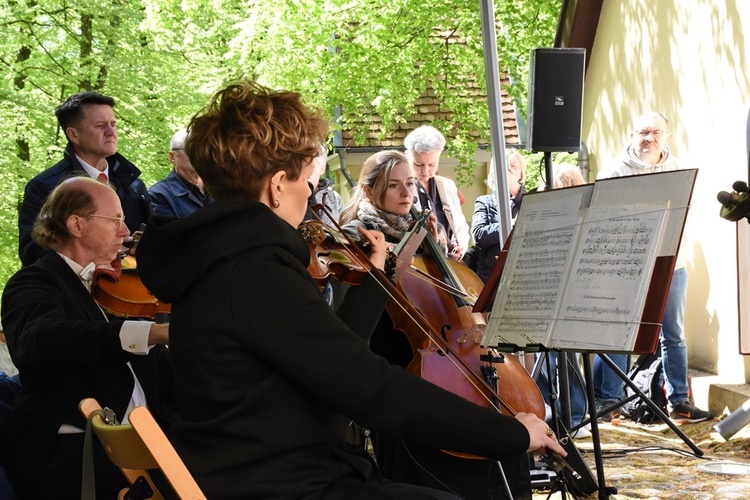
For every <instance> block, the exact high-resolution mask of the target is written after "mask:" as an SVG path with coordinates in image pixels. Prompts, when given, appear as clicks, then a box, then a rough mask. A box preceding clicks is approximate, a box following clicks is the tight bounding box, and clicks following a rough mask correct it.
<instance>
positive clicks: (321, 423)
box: [138, 82, 562, 499]
mask: <svg viewBox="0 0 750 500" xmlns="http://www.w3.org/2000/svg"><path fill="white" fill-rule="evenodd" d="M250 110H252V112H250ZM190 130H191V135H190V137H189V138H188V140H187V143H186V149H187V151H188V154H189V155H190V158H191V160H192V161H193V165H194V166H195V168H196V171H197V172H198V173H199V174H200V176H201V178H202V179H203V180H204V182H205V183H206V186H207V187H208V189H209V191H210V192H211V193H213V194H214V196H215V197H216V200H217V201H216V202H215V203H213V204H211V205H209V206H207V207H204V208H203V209H202V210H200V211H199V212H197V213H196V214H194V216H193V217H190V218H187V219H178V220H175V219H164V218H161V217H153V218H152V219H151V221H149V223H148V226H147V227H146V230H145V232H144V234H143V237H142V239H141V241H140V244H139V247H138V259H139V260H138V266H139V271H140V272H141V277H142V278H143V280H144V283H145V284H146V285H147V286H148V288H149V289H150V290H152V291H153V292H154V293H155V294H156V295H157V297H159V298H160V299H162V300H164V301H167V302H171V303H172V318H171V319H172V324H171V329H172V330H171V331H172V333H171V335H170V350H171V352H172V356H173V362H174V369H175V383H176V388H177V391H178V396H179V397H178V399H179V401H180V405H181V406H180V408H181V414H182V417H183V419H182V421H181V422H177V423H176V424H175V425H174V427H173V432H172V435H171V438H172V442H173V443H174V445H175V448H176V449H177V451H178V452H179V453H180V455H181V456H182V457H183V459H184V461H185V463H186V465H187V467H188V468H189V469H190V470H191V472H192V473H193V475H194V476H195V478H196V480H197V481H198V484H199V485H200V486H201V488H202V489H203V491H204V492H206V494H207V496H208V498H230V497H231V498H255V497H276V498H291V497H300V498H302V497H320V498H322V497H325V498H328V499H351V498H455V496H453V495H451V494H449V493H444V492H440V491H433V490H426V489H425V488H418V487H411V486H409V485H399V484H393V483H387V482H384V481H383V480H381V479H380V476H379V473H378V471H377V469H376V466H375V464H374V463H373V462H372V460H371V458H370V456H369V454H368V453H367V451H366V450H364V449H363V448H357V447H351V446H350V445H348V444H347V442H346V440H345V436H346V434H347V429H348V428H349V423H350V422H351V420H352V419H354V420H355V421H356V422H358V423H360V424H362V425H363V426H365V427H367V428H370V429H373V430H377V431H379V432H385V433H388V434H390V435H392V436H410V437H412V438H413V439H415V440H416V441H418V442H421V443H424V444H425V445H431V446H433V447H440V448H446V449H454V450H459V451H464V452H468V453H473V454H476V455H480V456H485V457H489V458H493V459H500V458H506V457H513V456H518V455H520V454H524V453H526V452H527V451H528V450H538V449H541V450H542V451H544V449H545V448H546V447H549V448H550V449H552V450H554V451H556V452H562V448H561V447H560V446H559V443H558V442H557V440H556V439H555V438H554V434H553V433H551V432H549V431H548V428H547V425H546V424H545V423H544V422H543V421H542V420H540V419H538V418H537V417H536V416H533V415H529V414H520V415H518V416H516V418H511V417H507V416H505V415H501V414H499V413H497V412H494V411H491V410H489V409H486V408H480V407H478V406H477V405H474V404H472V403H470V402H468V401H467V400H465V399H463V398H461V397H460V396H456V395H454V394H451V393H448V392H446V391H444V390H442V389H440V388H438V387H437V386H435V385H433V384H431V383H429V382H427V381H425V380H422V379H421V378H419V377H415V376H413V375H411V374H409V373H407V372H405V371H404V370H402V369H400V368H397V367H394V366H392V365H390V364H389V363H388V362H387V361H386V360H385V359H383V358H381V357H380V356H377V355H376V354H374V353H372V352H371V351H370V349H369V346H368V340H369V338H368V336H369V332H366V331H364V330H363V331H353V330H352V329H351V328H350V327H349V326H348V325H347V324H346V323H345V322H343V321H341V320H340V319H339V318H338V317H337V316H336V315H335V314H334V312H333V310H332V309H331V307H330V306H329V305H328V304H327V303H326V302H325V300H324V299H323V297H322V296H321V293H320V290H319V288H318V286H317V284H316V283H315V282H314V281H313V280H312V278H311V276H310V274H309V273H308V271H307V264H308V261H309V259H310V251H309V248H308V246H307V244H306V242H305V241H304V239H303V238H302V236H301V235H300V233H299V232H298V231H297V230H296V228H297V226H298V225H299V224H300V222H302V220H303V218H304V215H305V212H306V210H307V208H308V198H309V196H310V195H311V190H310V188H309V184H308V179H309V178H310V175H311V174H312V170H313V168H314V167H313V160H314V158H315V157H316V156H317V155H318V145H319V144H320V143H322V142H323V141H324V140H325V139H326V137H327V134H328V124H327V122H326V120H325V119H324V118H323V116H322V114H321V111H320V110H318V109H312V108H308V107H307V106H306V105H305V104H304V103H303V100H302V97H301V96H300V95H299V94H297V93H294V92H287V91H272V90H270V89H267V88H264V87H261V86H260V85H258V84H255V83H253V82H238V83H233V84H230V85H229V86H227V87H226V88H224V89H222V90H220V91H219V92H218V93H217V94H216V95H215V96H214V97H213V98H212V100H211V102H210V104H209V105H208V106H207V107H206V108H205V109H204V110H202V111H200V112H199V113H198V114H196V115H195V117H194V118H193V119H192V121H191V123H190ZM402 156H403V155H402ZM407 200H408V198H407ZM359 232H360V234H361V236H362V238H363V239H365V240H367V241H369V242H370V243H371V245H372V247H373V248H374V249H376V252H375V253H376V254H377V256H379V258H377V259H376V260H374V261H373V262H375V261H377V262H378V267H380V266H383V265H384V262H385V245H382V242H383V235H382V233H379V232H377V231H368V230H365V229H363V230H360V231H359ZM184 248H191V250H192V251H191V252H183V251H182V249H184ZM373 257H375V256H373ZM362 310H363V311H365V312H367V313H370V314H371V313H377V314H378V315H379V314H380V312H381V311H382V303H381V304H380V306H379V307H373V305H372V304H369V307H367V308H363V309H362ZM467 422H470V423H471V424H470V425H466V423H467Z"/></svg>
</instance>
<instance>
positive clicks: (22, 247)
mask: <svg viewBox="0 0 750 500" xmlns="http://www.w3.org/2000/svg"><path fill="white" fill-rule="evenodd" d="M107 162H108V163H109V183H110V184H111V185H112V186H113V187H114V188H115V191H116V192H117V197H118V198H120V203H122V211H123V214H125V224H127V226H128V229H129V230H130V233H131V234H132V233H133V232H135V231H137V230H138V229H139V228H140V226H141V224H144V223H145V222H146V221H147V220H148V218H149V217H150V216H151V211H152V210H151V201H150V198H149V194H148V191H147V190H146V186H145V184H143V181H142V180H140V179H139V178H138V176H140V175H141V171H140V170H138V169H137V168H136V166H135V165H133V164H132V163H130V162H129V161H128V160H127V159H126V158H125V157H124V156H122V155H120V154H119V153H115V154H114V155H112V156H110V157H108V158H107ZM76 175H87V174H86V171H85V170H84V169H83V166H82V165H81V163H80V162H79V161H78V158H77V157H76V155H75V151H74V150H73V146H72V145H71V144H70V143H68V145H67V147H66V148H65V153H64V156H63V159H62V160H60V161H59V162H57V163H56V164H55V165H53V166H52V167H50V168H48V169H47V170H44V171H43V172H41V173H39V174H37V175H36V177H34V178H33V179H31V180H30V181H29V182H28V183H27V184H26V189H25V190H24V196H23V202H22V203H21V207H20V208H19V210H18V255H19V257H20V258H21V263H22V264H23V265H24V266H28V265H29V264H31V263H33V262H34V261H35V260H36V259H38V258H39V257H40V256H41V255H42V253H44V250H43V249H42V248H41V247H40V246H39V245H37V244H36V243H34V240H32V239H31V230H32V229H33V228H34V220H35V219H36V216H37V215H38V214H39V211H40V210H41V209H42V205H44V202H45V201H46V200H47V196H49V194H50V192H51V191H52V190H53V189H54V188H55V187H56V186H57V185H58V184H60V183H61V182H62V181H63V180H65V179H67V178H68V177H73V176H76Z"/></svg>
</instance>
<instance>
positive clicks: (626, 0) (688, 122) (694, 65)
mask: <svg viewBox="0 0 750 500" xmlns="http://www.w3.org/2000/svg"><path fill="white" fill-rule="evenodd" d="M743 24H744V26H743ZM744 28H748V31H745V29H744ZM749 55H750V2H747V1H746V0H658V1H653V0H607V1H605V2H604V6H603V10H602V15H601V19H600V21H599V27H598V30H597V36H596V41H595V44H594V48H593V50H592V54H591V60H590V64H589V67H588V71H587V76H586V81H585V88H584V116H583V135H582V140H583V141H584V142H585V143H586V144H587V145H588V148H589V151H590V154H591V156H590V161H591V169H592V172H593V173H594V175H595V172H596V171H597V169H599V168H601V167H602V166H603V165H605V164H606V163H607V162H608V161H609V160H610V159H611V158H612V157H613V156H614V155H615V154H616V153H617V152H618V151H619V150H620V149H621V148H622V147H623V146H624V144H625V143H626V141H627V140H628V133H629V130H630V126H631V124H632V121H633V119H634V118H635V117H636V116H638V115H639V114H641V112H643V111H648V110H652V109H653V110H658V111H661V112H663V113H665V114H666V115H667V116H668V117H669V118H670V120H671V128H672V133H673V136H672V139H671V148H672V152H673V154H675V155H676V156H677V157H678V158H680V159H681V160H683V161H684V162H685V163H687V165H688V166H693V167H697V168H699V173H698V179H697V184H696V186H695V190H694V192H693V201H692V204H691V205H692V206H691V209H690V211H691V215H690V219H691V221H693V222H694V223H695V225H694V226H693V227H694V228H695V231H694V232H695V233H696V234H695V236H696V238H697V239H696V241H695V242H694V243H692V244H690V245H689V246H688V248H686V249H685V250H688V251H689V256H690V257H689V263H688V273H689V276H690V285H689V289H688V310H687V315H686V319H685V323H686V336H687V338H688V346H689V351H688V352H689V362H690V365H691V367H695V368H700V369H703V370H706V371H709V372H712V373H717V374H719V375H720V376H721V378H722V380H723V381H726V382H727V383H738V382H739V383H741V382H743V381H744V380H745V379H746V378H747V379H748V380H750V368H748V367H750V359H748V357H743V356H740V355H739V354H738V350H739V348H738V314H737V310H738V300H737V285H736V279H737V278H736V275H737V266H736V250H735V248H736V247H735V245H736V236H735V234H736V233H735V224H734V223H732V222H729V221H726V220H724V219H721V218H720V217H719V209H720V206H719V203H718V202H717V201H716V194H717V193H718V192H719V191H721V190H727V191H730V190H731V185H732V183H733V182H734V181H736V180H745V181H747V180H748V165H747V159H746V154H745V127H746V120H747V110H748V107H749V106H750V84H749V83H750V82H749V81H748V72H749V71H750V64H749V62H748V56H749ZM741 224H746V222H742V223H741ZM743 307H744V308H745V309H746V310H750V304H745V305H743Z"/></svg>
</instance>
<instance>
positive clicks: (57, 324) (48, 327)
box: [0, 251, 174, 498]
mask: <svg viewBox="0 0 750 500" xmlns="http://www.w3.org/2000/svg"><path fill="white" fill-rule="evenodd" d="M2 322H3V327H4V329H5V336H6V339H7V343H8V349H9V351H10V354H11V358H12V360H13V363H14V364H15V365H16V367H17V368H18V370H19V375H20V378H21V386H22V387H21V391H20V392H19V394H18V395H17V396H16V401H15V406H14V408H13V411H12V413H11V416H10V418H9V420H8V421H7V423H6V425H5V426H4V427H3V431H2V434H1V435H0V459H1V460H0V462H2V463H3V464H4V465H9V464H11V465H12V471H11V472H12V473H13V474H14V476H15V477H17V478H18V477H20V479H19V480H21V481H28V482H30V483H33V482H34V481H40V480H44V479H45V478H39V477H36V476H35V474H36V471H37V467H39V466H41V464H42V461H44V460H48V459H49V457H48V456H47V455H48V453H49V452H50V450H52V448H53V446H54V443H55V438H56V436H57V430H58V429H59V428H60V425H61V424H70V425H73V426H75V427H78V428H80V429H83V428H85V427H86V421H85V419H84V418H83V416H82V415H81V414H80V412H79V410H78V404H79V403H80V402H81V400H82V399H84V398H87V397H93V398H96V399H97V400H98V401H99V403H100V404H101V405H102V406H108V407H110V408H112V409H113V410H114V411H115V413H116V414H117V416H118V418H120V419H121V418H122V417H123V416H124V413H125V409H126V408H127V406H128V403H129V402H130V398H131V395H132V393H133V386H134V379H133V374H132V372H131V370H130V368H128V365H127V363H128V362H130V363H131V365H132V367H133V370H134V371H135V372H136V374H137V376H138V380H139V382H140V383H141V386H142V387H143V390H144V393H145V395H146V399H147V401H148V404H149V407H150V408H151V409H152V411H153V412H154V413H155V416H156V418H157V419H160V420H161V422H162V423H165V419H167V418H172V417H171V415H169V416H167V415H166V414H165V413H164V410H166V409H167V408H170V407H171V405H172V404H173V403H174V401H173V396H172V395H173V381H172V377H171V367H170V365H169V355H168V352H167V351H166V349H162V348H158V347H155V348H153V349H152V350H151V352H150V353H149V354H148V355H147V356H137V355H133V354H130V353H128V352H126V351H124V350H123V349H122V347H121V344H120V337H119V334H120V329H121V328H122V324H123V322H122V321H120V320H113V321H111V322H107V320H106V318H105V317H104V314H103V312H102V310H101V309H100V308H99V306H98V305H97V304H96V302H95V301H94V299H93V297H92V296H91V294H90V293H89V292H88V290H87V289H86V287H85V286H84V285H83V283H82V282H81V280H80V278H79V277H78V276H77V275H76V274H75V273H74V272H73V270H72V269H71V268H70V266H68V264H67V263H66V262H65V261H64V260H63V259H62V258H61V257H60V256H59V255H58V254H57V253H55V252H51V251H50V252H48V253H46V254H45V255H44V256H43V257H42V258H40V259H39V260H37V262H36V263H34V264H33V265H30V266H27V267H24V268H22V269H21V270H20V271H18V272H17V273H16V274H15V275H13V277H11V279H10V280H9V281H8V283H7V285H6V286H5V290H4V291H3V296H2ZM162 416H164V418H161V417H162ZM80 436H81V440H82V435H80ZM80 468H81V462H80V456H79V457H76V461H75V462H74V463H72V464H71V470H72V471H73V472H74V473H75V472H76V471H80ZM79 473H80V472H79ZM14 480H15V479H14ZM79 487H80V484H79ZM67 493H68V492H65V491H61V492H60V495H61V496H60V498H67V497H68V496H69V495H68V494H67ZM78 494H79V495H80V493H78Z"/></svg>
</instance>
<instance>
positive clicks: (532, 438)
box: [516, 413, 567, 457]
mask: <svg viewBox="0 0 750 500" xmlns="http://www.w3.org/2000/svg"><path fill="white" fill-rule="evenodd" d="M516 420H518V421H519V422H521V423H522V424H523V425H524V426H525V427H526V430H527V431H529V448H528V450H527V451H528V452H540V453H544V451H545V450H547V451H551V452H553V453H555V454H557V455H560V456H562V457H564V456H566V455H567V453H566V451H565V450H564V449H563V447H562V446H561V445H560V443H559V442H558V441H557V437H555V434H554V433H553V432H552V429H550V427H549V425H547V423H546V422H545V421H544V420H542V419H540V418H539V417H537V416H536V415H534V414H533V413H517V414H516Z"/></svg>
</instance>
